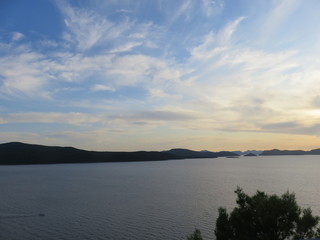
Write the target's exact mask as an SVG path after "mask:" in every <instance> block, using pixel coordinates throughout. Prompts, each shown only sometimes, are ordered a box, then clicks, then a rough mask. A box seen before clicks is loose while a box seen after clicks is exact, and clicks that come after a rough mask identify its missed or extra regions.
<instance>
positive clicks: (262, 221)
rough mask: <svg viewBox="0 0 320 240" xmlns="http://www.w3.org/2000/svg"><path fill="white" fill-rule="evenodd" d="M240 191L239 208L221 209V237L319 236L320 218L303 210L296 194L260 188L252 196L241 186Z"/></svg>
mask: <svg viewBox="0 0 320 240" xmlns="http://www.w3.org/2000/svg"><path fill="white" fill-rule="evenodd" d="M235 193H236V194H237V201H236V202H237V207H235V208H234V209H233V211H232V212H231V213H230V214H228V213H227V211H226V209H225V208H219V216H218V218H217V221H216V229H215V235H216V239H217V240H248V239H256V240H285V239H305V238H313V237H318V236H319V235H320V234H319V233H320V229H319V228H318V229H317V225H318V223H319V217H318V216H313V215H312V212H311V209H310V208H307V209H301V207H299V206H298V205H297V202H296V199H295V195H294V193H289V192H286V193H285V194H283V195H282V196H280V197H279V196H277V195H267V194H265V193H264V192H260V191H257V192H256V194H255V195H253V196H252V197H250V196H248V195H247V194H245V193H244V192H243V190H242V189H241V188H239V187H238V188H237V190H236V191H235Z"/></svg>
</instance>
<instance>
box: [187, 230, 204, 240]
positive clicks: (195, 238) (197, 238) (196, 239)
mask: <svg viewBox="0 0 320 240" xmlns="http://www.w3.org/2000/svg"><path fill="white" fill-rule="evenodd" d="M187 240H203V239H202V236H201V232H200V230H199V229H197V228H196V229H195V230H194V232H193V233H192V234H190V235H189V236H188V237H187Z"/></svg>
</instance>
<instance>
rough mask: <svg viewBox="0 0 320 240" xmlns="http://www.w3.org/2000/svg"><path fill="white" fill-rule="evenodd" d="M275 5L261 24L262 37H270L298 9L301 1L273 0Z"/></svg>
mask: <svg viewBox="0 0 320 240" xmlns="http://www.w3.org/2000/svg"><path fill="white" fill-rule="evenodd" d="M275 3H276V6H275V7H274V8H273V9H272V11H271V12H270V14H269V16H267V17H266V20H265V23H264V25H263V26H262V29H263V31H264V34H263V36H264V38H266V37H271V36H272V35H273V34H275V33H276V32H277V31H278V30H279V29H280V28H281V27H282V26H284V23H285V21H286V20H287V19H288V18H289V17H290V15H292V14H293V13H294V11H295V10H296V9H298V7H299V4H301V1H299V0H281V1H275Z"/></svg>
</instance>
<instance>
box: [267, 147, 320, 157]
mask: <svg viewBox="0 0 320 240" xmlns="http://www.w3.org/2000/svg"><path fill="white" fill-rule="evenodd" d="M319 154H320V149H313V150H311V151H303V150H279V149H273V150H266V151H263V153H262V154H261V156H274V155H319Z"/></svg>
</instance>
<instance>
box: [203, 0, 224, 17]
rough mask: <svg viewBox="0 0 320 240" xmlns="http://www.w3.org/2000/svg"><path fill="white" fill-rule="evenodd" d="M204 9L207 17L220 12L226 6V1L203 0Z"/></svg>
mask: <svg viewBox="0 0 320 240" xmlns="http://www.w3.org/2000/svg"><path fill="white" fill-rule="evenodd" d="M202 7H203V11H204V12H205V14H206V16H207V17H211V16H213V15H215V14H218V13H220V12H221V11H222V9H223V8H224V1H216V0H202Z"/></svg>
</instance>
